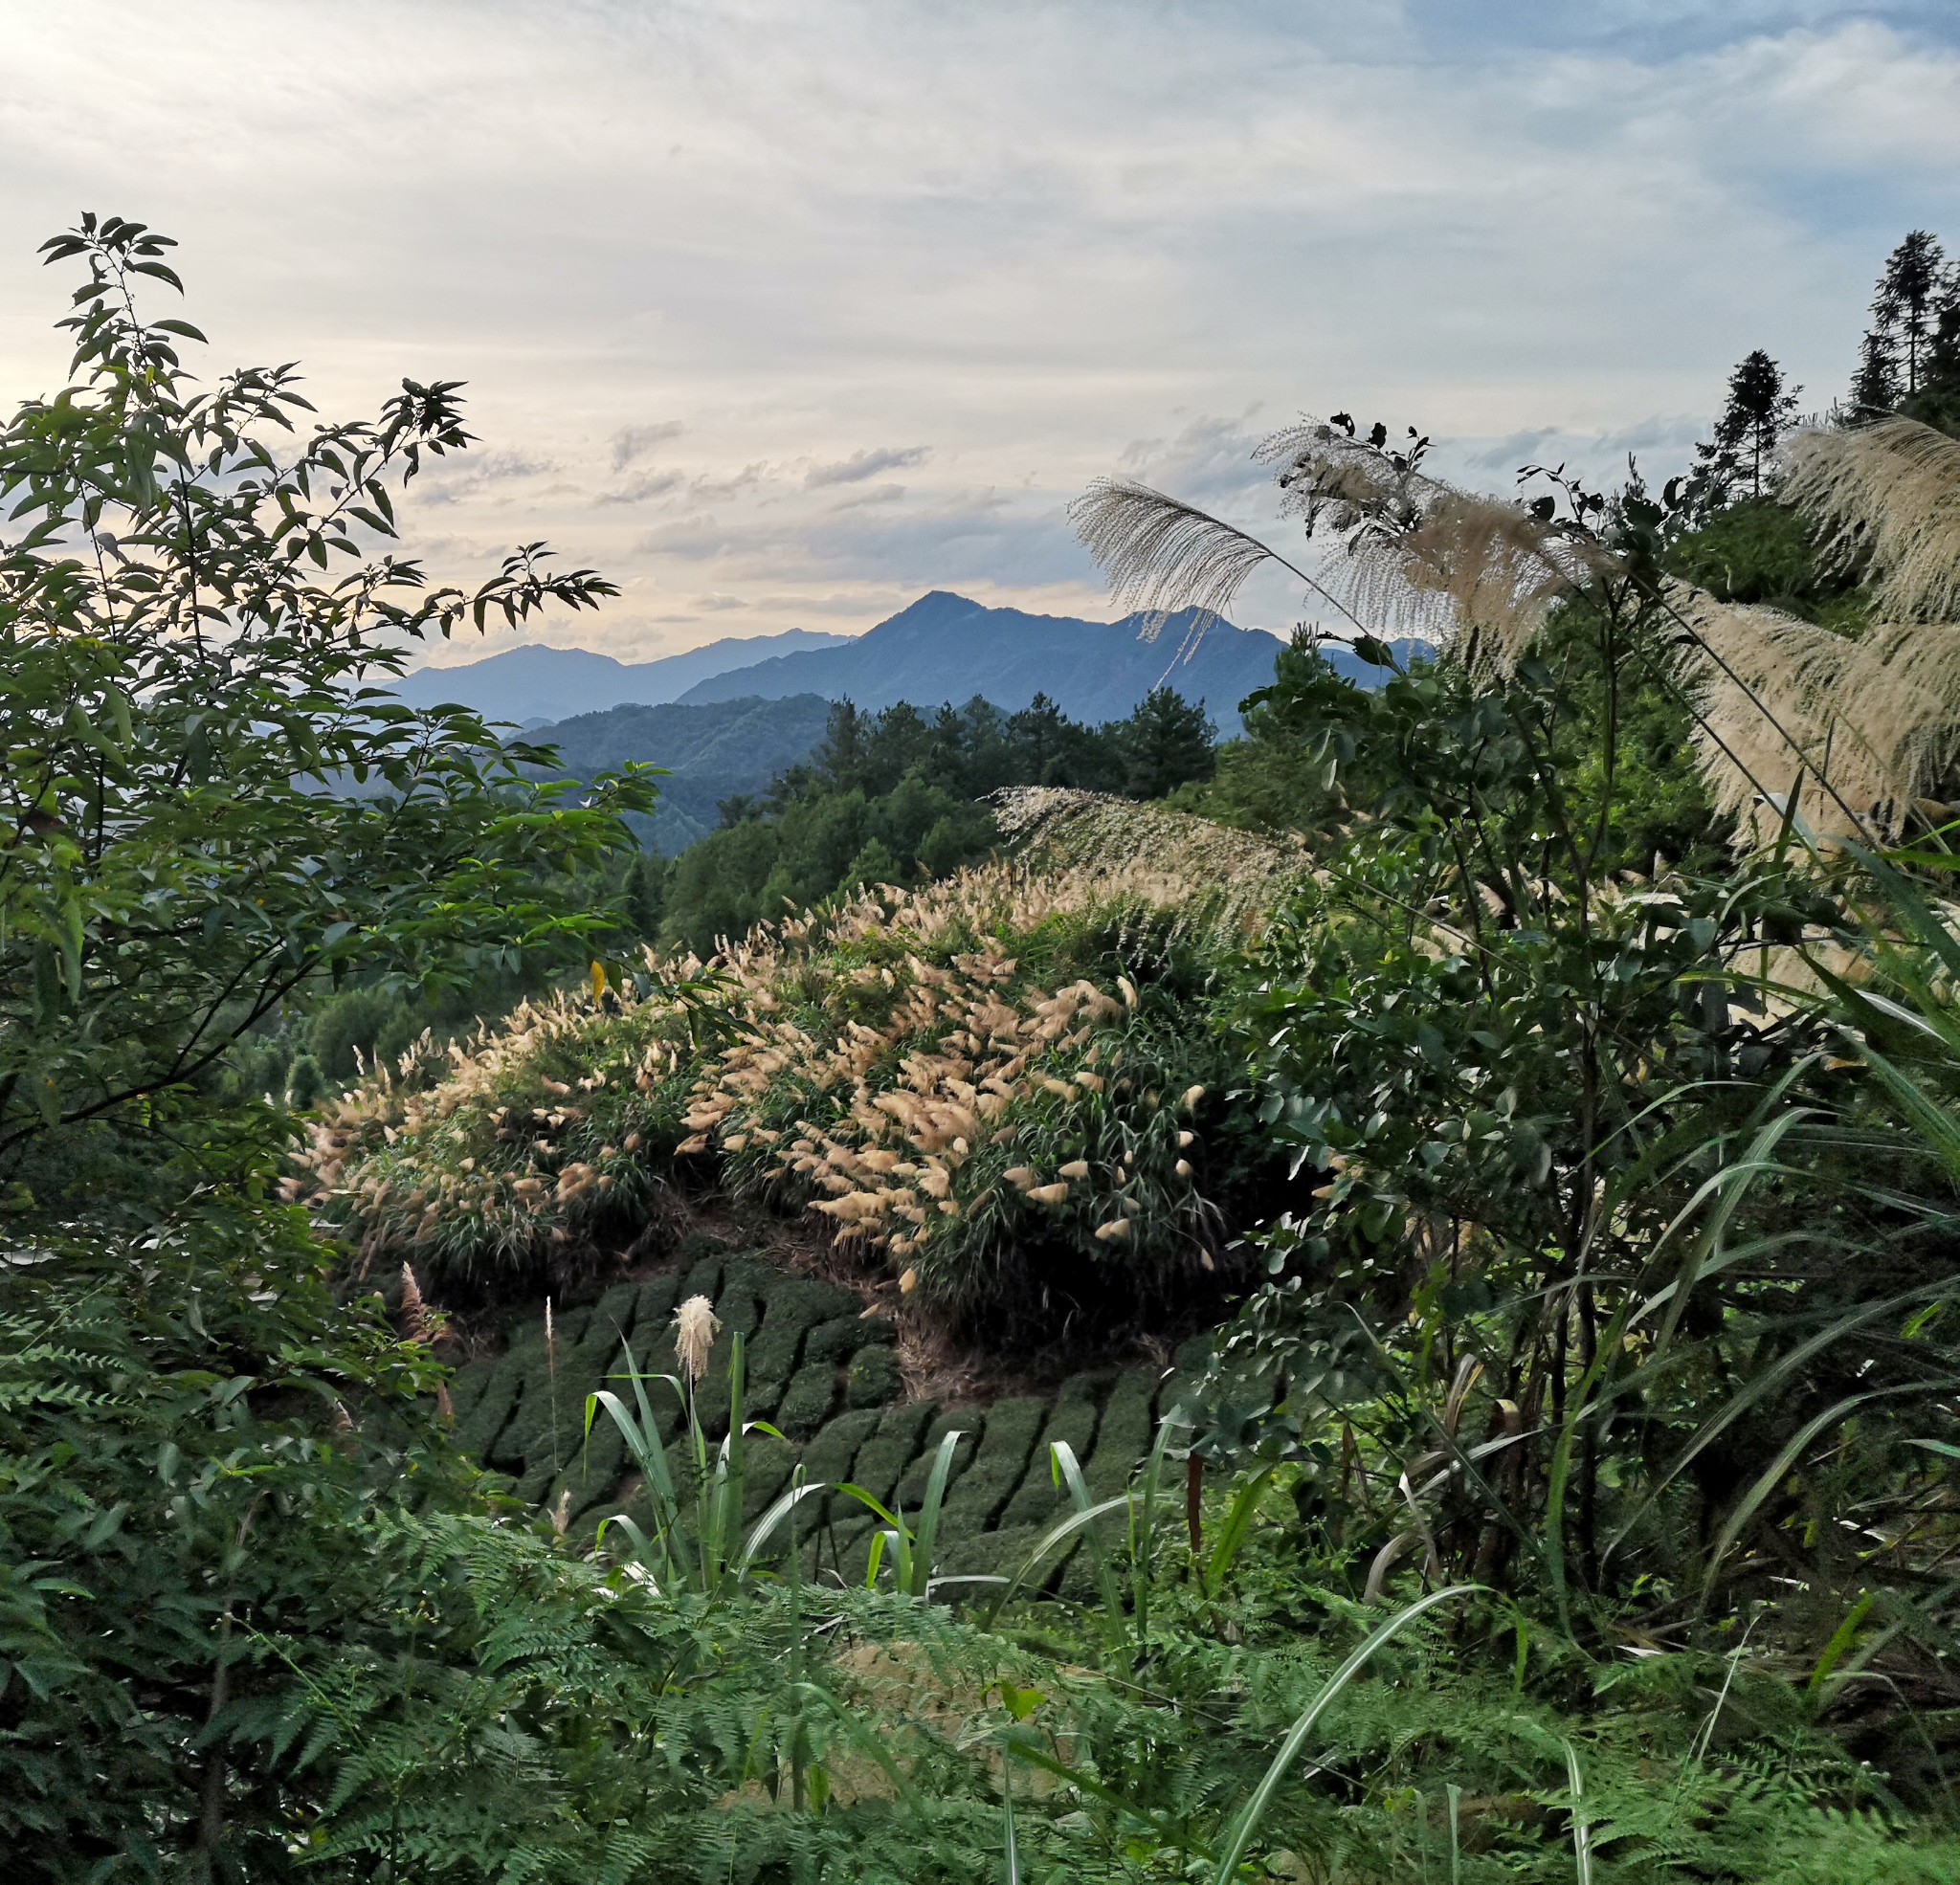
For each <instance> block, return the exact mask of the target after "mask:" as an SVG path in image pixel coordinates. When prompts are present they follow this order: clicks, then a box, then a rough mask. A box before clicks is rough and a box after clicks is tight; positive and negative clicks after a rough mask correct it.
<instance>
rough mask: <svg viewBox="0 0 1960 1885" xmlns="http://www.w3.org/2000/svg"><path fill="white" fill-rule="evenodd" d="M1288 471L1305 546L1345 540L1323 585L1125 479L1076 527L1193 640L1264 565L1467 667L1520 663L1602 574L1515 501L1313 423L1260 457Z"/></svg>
mask: <svg viewBox="0 0 1960 1885" xmlns="http://www.w3.org/2000/svg"><path fill="white" fill-rule="evenodd" d="M1258 457H1260V458H1261V459H1264V460H1265V461H1267V462H1269V463H1277V464H1279V465H1280V466H1281V470H1280V474H1279V477H1280V484H1281V491H1282V492H1283V494H1284V497H1283V501H1282V509H1283V510H1284V512H1285V514H1287V515H1288V516H1292V517H1295V518H1298V519H1299V520H1300V521H1302V522H1303V524H1304V525H1305V526H1306V530H1307V534H1308V535H1309V536H1310V537H1311V536H1315V535H1319V536H1321V537H1323V538H1332V539H1335V540H1338V550H1337V552H1336V553H1335V554H1334V555H1332V556H1330V557H1329V558H1328V559H1327V560H1326V561H1325V564H1324V565H1323V566H1322V568H1321V571H1320V573H1319V574H1318V575H1314V574H1309V573H1308V572H1307V571H1306V570H1304V569H1302V568H1301V567H1300V566H1299V565H1297V564H1294V563H1292V562H1290V561H1288V560H1287V559H1286V558H1285V557H1282V556H1281V555H1280V553H1279V552H1278V551H1276V550H1275V549H1273V548H1272V547H1271V546H1270V545H1269V544H1267V543H1262V542H1260V541H1259V539H1258V538H1257V537H1254V536H1252V535H1251V534H1250V533H1249V532H1246V531H1244V530H1240V529H1239V528H1237V527H1236V525H1234V524H1230V523H1227V522H1225V521H1223V520H1222V519H1219V518H1215V517H1213V516H1212V515H1211V514H1210V513H1209V512H1208V511H1203V510H1200V509H1199V508H1198V507H1197V506H1196V505H1194V504H1188V503H1185V502H1184V501H1183V500H1182V499H1176V498H1171V497H1169V496H1167V495H1166V494H1165V493H1163V492H1161V491H1156V490H1153V489H1152V488H1151V487H1150V486H1148V485H1146V484H1139V483H1136V482H1134V481H1133V480H1131V479H1128V478H1099V479H1098V480H1097V481H1096V482H1095V483H1094V484H1092V485H1091V486H1090V487H1089V489H1088V490H1087V491H1086V492H1084V493H1083V495H1082V496H1081V497H1080V498H1079V499H1077V500H1076V501H1075V503H1074V504H1073V505H1071V506H1070V515H1071V516H1072V517H1073V518H1074V520H1075V523H1076V531H1077V534H1078V536H1080V539H1081V541H1082V543H1083V544H1084V545H1085V546H1086V547H1087V549H1088V551H1089V553H1090V555H1092V556H1093V557H1094V558H1095V559H1096V561H1097V562H1098V564H1100V565H1102V567H1103V573H1104V575H1105V576H1106V577H1107V579H1108V582H1109V588H1110V593H1111V594H1112V596H1113V597H1114V598H1115V599H1116V601H1117V602H1118V603H1119V604H1121V605H1124V606H1126V607H1129V608H1133V609H1138V610H1143V611H1144V612H1145V613H1146V615H1147V616H1148V617H1150V618H1151V620H1150V621H1149V622H1148V623H1147V628H1146V633H1147V634H1148V633H1153V632H1157V631H1158V630H1161V628H1162V626H1163V622H1164V619H1165V618H1166V617H1167V616H1168V615H1169V614H1170V613H1171V612H1173V611H1174V610H1180V609H1192V610H1196V611H1198V627H1197V630H1196V633H1198V634H1201V633H1202V632H1203V628H1204V626H1205V625H1206V624H1207V623H1209V622H1210V621H1213V620H1215V619H1216V618H1217V617H1218V616H1219V615H1221V614H1222V613H1223V612H1224V611H1225V610H1226V609H1227V608H1228V607H1229V606H1230V605H1231V602H1232V600H1233V598H1234V597H1235V596H1236V594H1237V593H1238V591H1239V589H1240V588H1241V587H1243V585H1244V583H1245V580H1246V578H1247V577H1248V576H1250V575H1251V574H1252V572H1253V571H1254V570H1255V569H1257V568H1258V567H1259V566H1260V565H1262V564H1265V563H1273V564H1277V565H1280V566H1281V567H1282V568H1284V569H1287V570H1290V571H1291V572H1292V573H1293V574H1294V575H1295V576H1297V577H1299V579H1300V580H1301V582H1302V583H1303V584H1304V585H1305V586H1306V587H1307V588H1309V589H1310V590H1312V591H1313V592H1314V593H1315V594H1317V595H1319V596H1321V597H1322V598H1323V599H1324V600H1325V601H1327V602H1329V603H1331V604H1332V605H1333V606H1334V607H1335V608H1336V609H1338V610H1340V612H1341V613H1342V614H1344V615H1346V616H1347V617H1348V620H1349V621H1350V622H1352V623H1353V624H1354V626H1355V627H1356V628H1357V629H1358V630H1361V631H1363V632H1368V633H1370V634H1378V635H1389V634H1394V633H1409V634H1414V635H1418V636H1420V637H1422V638H1423V639H1425V640H1429V641H1432V642H1435V643H1437V644H1439V645H1440V644H1456V645H1459V646H1460V647H1461V649H1462V652H1463V653H1464V654H1466V656H1467V657H1468V658H1469V659H1471V660H1472V661H1474V662H1476V663H1478V664H1479V665H1485V666H1490V667H1495V668H1499V669H1507V668H1509V667H1511V666H1513V665H1514V664H1515V663H1516V661H1517V659H1518V657H1519V655H1520V654H1522V653H1523V652H1524V650H1525V648H1526V646H1528V645H1529V643H1530V641H1531V639H1532V637H1533V636H1534V635H1535V634H1536V633H1537V632H1538V631H1539V629H1540V628H1541V627H1542V626H1543V625H1544V621H1545V617H1546V614H1547V612H1548V610H1549V609H1550V608H1551V606H1552V604H1553V603H1554V602H1556V601H1557V600H1558V599H1559V598H1560V597H1562V596H1565V595H1568V594H1570V593H1571V592H1572V591H1573V590H1574V589H1576V588H1578V587H1579V585H1580V584H1581V583H1583V582H1584V581H1585V580H1586V578H1587V577H1588V576H1589V575H1590V574H1592V573H1593V572H1594V571H1596V570H1597V569H1599V568H1602V567H1604V566H1606V565H1607V564H1608V563H1609V561H1610V559H1608V558H1607V556H1606V554H1605V552H1604V551H1602V550H1601V549H1600V548H1599V547H1598V546H1597V545H1596V544H1594V543H1592V542H1591V541H1590V540H1588V539H1582V538H1575V537H1573V536H1570V535H1569V534H1568V533H1566V532H1564V531H1562V530H1561V529H1559V527H1558V526H1557V525H1555V524H1553V523H1550V522H1548V521H1545V520H1543V519H1540V518H1537V517H1535V516H1533V515H1532V514H1531V512H1529V511H1528V510H1526V508H1525V507H1524V506H1523V505H1521V504H1513V503H1506V502H1503V501H1502V500H1500V499H1490V498H1479V497H1474V496H1472V495H1471V494H1470V493H1468V492H1464V491H1459V490H1458V489H1457V488H1456V487H1455V486H1454V485H1450V484H1446V483H1444V482H1443V481H1442V480H1441V479H1439V478H1435V477H1430V476H1429V475H1428V474H1427V473H1424V472H1421V471H1418V470H1416V469H1414V467H1413V466H1410V465H1408V464H1406V463H1403V464H1397V463H1396V462H1394V461H1393V460H1392V459H1391V458H1389V457H1388V456H1386V455H1383V454H1381V453H1379V452H1376V451H1374V450H1372V449H1371V448H1370V447H1369V446H1367V445H1365V444H1363V443H1362V442H1361V441H1359V440H1357V439H1354V438H1351V437H1350V436H1348V433H1347V432H1345V431H1343V430H1342V429H1340V428H1338V427H1334V426H1329V425H1325V424H1322V423H1320V422H1318V421H1311V420H1309V421H1306V422H1303V424H1301V425H1299V426H1295V427H1291V428H1288V429H1287V430H1286V431H1284V432H1279V433H1276V434H1275V435H1274V436H1273V437H1272V438H1270V439H1268V440H1267V441H1266V442H1265V443H1264V444H1263V445H1262V446H1261V447H1260V448H1259V451H1258Z"/></svg>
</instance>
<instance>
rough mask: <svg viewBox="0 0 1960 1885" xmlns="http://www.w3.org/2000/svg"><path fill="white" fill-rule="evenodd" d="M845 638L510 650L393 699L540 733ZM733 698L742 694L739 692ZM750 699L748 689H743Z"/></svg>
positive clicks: (419, 678)
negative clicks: (628, 649) (652, 649)
mask: <svg viewBox="0 0 1960 1885" xmlns="http://www.w3.org/2000/svg"><path fill="white" fill-rule="evenodd" d="M847 639H848V637H847V636H844V635H834V634H819V633H817V632H815V631H814V630H812V629H790V630H788V631H786V632H784V633H782V634H773V635H755V636H753V637H750V638H749V639H746V640H744V639H741V638H739V637H733V636H731V637H729V638H727V639H725V640H723V641H711V642H709V643H708V645H707V646H706V647H705V648H690V649H689V650H688V651H687V653H686V654H668V655H664V656H662V657H661V658H660V659H659V660H657V661H615V660H614V659H613V658H612V655H610V654H592V653H591V652H590V650H589V649H584V648H537V647H531V648H512V649H509V650H506V651H505V652H504V653H503V654H492V655H491V656H490V657H489V658H488V659H487V660H483V661H466V662H463V663H461V664H460V665H458V666H457V667H454V668H418V669H416V670H415V672H414V673H413V674H411V675H404V676H402V678H401V679H400V680H398V681H396V682H395V683H394V686H393V688H392V689H391V692H392V693H394V695H395V696H396V697H397V698H398V699H401V700H403V701H404V702H406V703H407V704H408V705H409V706H411V707H435V706H442V705H445V704H453V705H456V706H459V707H468V708H469V709H471V711H472V712H474V713H479V714H481V715H483V716H484V718H485V719H488V720H498V721H516V722H517V723H518V724H519V725H521V726H526V727H531V726H538V725H542V724H543V723H544V722H545V721H559V720H566V719H568V718H569V717H570V716H572V715H574V714H587V713H592V712H595V711H596V710H598V709H600V708H604V707H617V706H624V705H628V704H632V705H637V706H658V705H659V704H661V703H662V702H663V701H667V700H678V699H679V698H680V696H681V695H682V694H684V693H685V692H686V691H687V690H688V689H689V688H690V687H693V686H694V685H696V683H698V682H700V681H703V680H706V679H709V678H710V677H712V676H716V675H721V674H724V673H726V672H727V671H728V670H730V669H732V668H744V667H748V666H750V665H752V664H753V663H754V662H757V661H767V660H768V659H769V658H770V657H771V656H782V655H788V654H809V653H811V652H813V651H814V650H818V649H828V648H837V647H841V646H842V645H843V644H844V643H845V642H846V640H847ZM737 691H738V692H741V691H745V690H737ZM746 691H750V692H752V691H753V690H746Z"/></svg>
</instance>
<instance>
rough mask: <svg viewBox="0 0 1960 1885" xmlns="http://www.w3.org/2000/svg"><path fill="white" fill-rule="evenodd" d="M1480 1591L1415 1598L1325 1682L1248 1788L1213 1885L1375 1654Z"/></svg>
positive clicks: (1469, 1587) (1234, 1870) (1227, 1877)
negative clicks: (1429, 1615)
mask: <svg viewBox="0 0 1960 1885" xmlns="http://www.w3.org/2000/svg"><path fill="white" fill-rule="evenodd" d="M1483 1587H1484V1586H1482V1585H1481V1584H1453V1585H1451V1586H1448V1587H1447V1588H1446V1589H1443V1590H1432V1591H1431V1592H1430V1593H1429V1595H1428V1596H1427V1597H1418V1598H1417V1599H1416V1600H1415V1602H1414V1603H1413V1604H1411V1605H1410V1606H1409V1607H1408V1608H1406V1609H1402V1610H1397V1611H1396V1612H1395V1614H1394V1615H1393V1616H1392V1617H1391V1618H1390V1619H1389V1620H1388V1621H1387V1622H1386V1623H1383V1624H1379V1625H1377V1626H1376V1627H1375V1628H1374V1629H1373V1630H1370V1631H1369V1633H1368V1635H1367V1636H1366V1637H1364V1638H1363V1639H1362V1641H1361V1642H1360V1644H1359V1645H1357V1646H1356V1648H1355V1649H1354V1650H1353V1652H1351V1653H1350V1654H1349V1655H1348V1659H1347V1661H1346V1662H1344V1663H1343V1664H1342V1665H1341V1667H1340V1668H1339V1669H1337V1670H1335V1672H1334V1673H1333V1674H1331V1675H1330V1676H1328V1677H1327V1679H1326V1681H1325V1683H1324V1684H1323V1685H1322V1688H1321V1692H1320V1694H1319V1695H1317V1696H1314V1698H1313V1700H1312V1701H1310V1702H1309V1703H1308V1704H1307V1706H1306V1711H1305V1713H1304V1714H1303V1715H1302V1716H1301V1718H1300V1719H1299V1720H1297V1721H1296V1722H1294V1724H1293V1726H1292V1727H1291V1728H1290V1729H1289V1730H1288V1731H1287V1734H1286V1739H1285V1740H1284V1741H1281V1743H1280V1751H1279V1752H1278V1753H1277V1754H1275V1755H1274V1756H1273V1761H1272V1764H1271V1765H1270V1766H1269V1767H1268V1768H1267V1769H1266V1773H1265V1778H1264V1779H1263V1780H1261V1781H1260V1782H1259V1784H1258V1786H1257V1787H1255V1788H1254V1789H1253V1795H1252V1798H1251V1799H1250V1800H1248V1801H1247V1802H1246V1803H1245V1807H1244V1809H1243V1811H1241V1812H1240V1814H1239V1816H1238V1821H1237V1824H1236V1827H1235V1828H1234V1830H1233V1834H1232V1843H1231V1844H1230V1845H1229V1846H1227V1847H1226V1849H1225V1855H1224V1857H1223V1858H1222V1859H1220V1860H1219V1861H1218V1870H1217V1871H1216V1872H1215V1873H1214V1874H1213V1880H1214V1885H1233V1880H1234V1879H1235V1878H1236V1876H1237V1874H1238V1862H1239V1860H1240V1859H1242V1858H1243V1857H1244V1856H1245V1849H1246V1848H1247V1847H1248V1846H1249V1845H1251V1844H1252V1836H1253V1834H1254V1833H1255V1832H1257V1831H1258V1827H1259V1822H1260V1821H1261V1820H1262V1819H1264V1818H1265V1816H1266V1808H1267V1807H1270V1806H1271V1805H1272V1804H1273V1796H1274V1795H1275V1794H1277V1793H1278V1792H1279V1791H1280V1785H1281V1782H1282V1781H1284V1780H1285V1778H1286V1775H1287V1773H1288V1771H1289V1770H1290V1769H1291V1767H1292V1765H1293V1763H1294V1762H1295V1760H1296V1759H1298V1757H1299V1754H1300V1750H1301V1749H1302V1748H1303V1747H1304V1746H1305V1745H1306V1738H1307V1736H1309V1735H1310V1734H1312V1733H1313V1731H1314V1729H1315V1728H1316V1727H1317V1726H1318V1725H1319V1723H1320V1719H1321V1717H1322V1716H1324V1715H1325V1713H1326V1712H1327V1710H1328V1709H1329V1708H1331V1707H1332V1706H1333V1705H1334V1703H1335V1702H1336V1701H1337V1700H1338V1699H1339V1698H1340V1696H1341V1692H1342V1691H1343V1690H1344V1689H1346V1688H1347V1686H1348V1683H1350V1682H1351V1681H1353V1679H1354V1678H1355V1676H1356V1675H1358V1674H1360V1673H1361V1671H1362V1670H1363V1669H1364V1668H1366V1667H1367V1665H1368V1663H1369V1662H1370V1659H1371V1658H1372V1657H1373V1655H1374V1652H1376V1651H1377V1650H1379V1649H1380V1648H1381V1647H1382V1646H1383V1645H1384V1644H1385V1643H1387V1642H1388V1641H1389V1640H1390V1638H1391V1637H1393V1636H1396V1635H1399V1634H1400V1633H1401V1632H1402V1631H1403V1630H1406V1629H1407V1628H1408V1627H1409V1626H1410V1625H1411V1624H1412V1623H1414V1621H1415V1619H1416V1618H1417V1617H1419V1616H1421V1615H1422V1614H1423V1613H1424V1611H1426V1610H1433V1609H1435V1608H1436V1607H1437V1605H1438V1604H1446V1603H1448V1602H1449V1601H1450V1599H1451V1598H1453V1597H1467V1596H1469V1595H1470V1594H1471V1593H1472V1592H1473V1591H1479V1590H1481V1589H1482V1588H1483Z"/></svg>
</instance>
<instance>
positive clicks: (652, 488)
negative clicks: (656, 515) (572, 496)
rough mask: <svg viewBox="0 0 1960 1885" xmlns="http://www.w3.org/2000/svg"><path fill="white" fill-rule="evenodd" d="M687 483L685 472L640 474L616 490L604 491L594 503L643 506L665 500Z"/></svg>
mask: <svg viewBox="0 0 1960 1885" xmlns="http://www.w3.org/2000/svg"><path fill="white" fill-rule="evenodd" d="M686 483H687V474H686V473H685V472H678V471H662V472H640V473H638V474H637V475H636V476H635V477H629V478H628V479H627V480H626V482H625V483H624V484H622V485H619V486H617V487H616V488H615V489H613V490H611V491H602V492H601V493H600V494H599V496H598V497H597V498H596V499H594V501H595V502H597V503H601V504H643V503H645V502H646V501H647V500H648V499H650V498H665V497H667V496H669V495H670V494H672V493H673V492H676V491H679V490H681V489H683V488H684V487H685V485H686Z"/></svg>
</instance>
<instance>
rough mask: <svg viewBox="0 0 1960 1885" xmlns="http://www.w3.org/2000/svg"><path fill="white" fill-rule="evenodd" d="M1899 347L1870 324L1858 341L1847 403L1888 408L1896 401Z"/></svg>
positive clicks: (1856, 407) (1862, 407) (1861, 407)
mask: <svg viewBox="0 0 1960 1885" xmlns="http://www.w3.org/2000/svg"><path fill="white" fill-rule="evenodd" d="M1899 390H1900V388H1899V349H1898V348H1897V347H1896V346H1894V345H1893V344H1892V341H1891V337H1890V336H1889V335H1887V334H1884V333H1882V331H1881V330H1880V329H1878V328H1876V327H1874V328H1872V329H1870V330H1869V331H1868V332H1867V333H1866V335H1865V337H1864V339H1863V340H1862V341H1861V342H1860V344H1859V350H1858V371H1857V372H1856V373H1854V374H1853V375H1852V379H1851V404H1852V407H1853V410H1856V411H1860V412H1890V411H1891V410H1894V409H1895V408H1896V407H1897V406H1898V404H1899Z"/></svg>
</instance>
